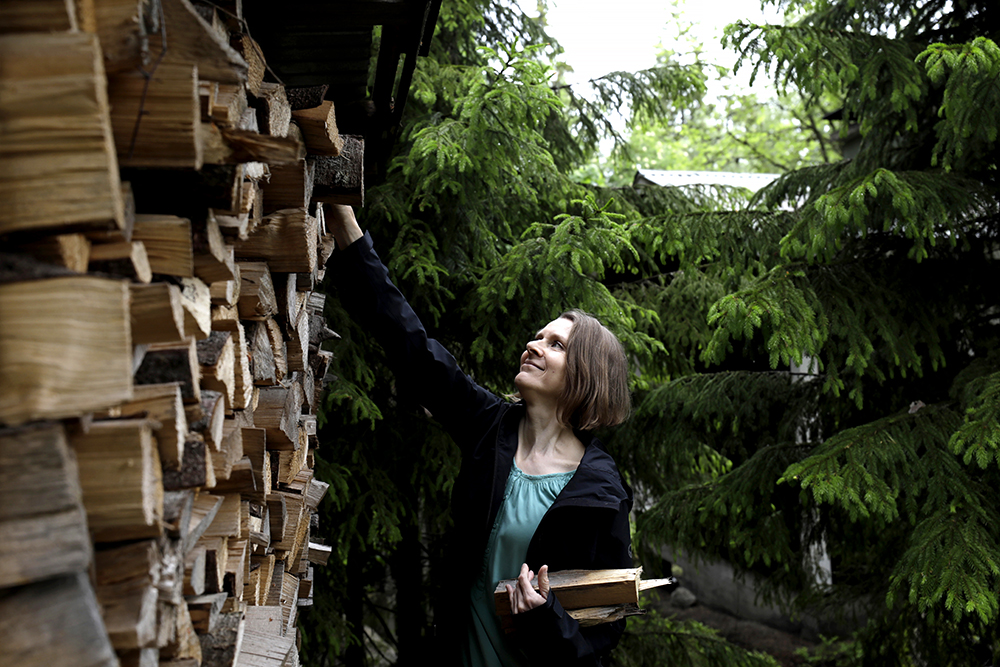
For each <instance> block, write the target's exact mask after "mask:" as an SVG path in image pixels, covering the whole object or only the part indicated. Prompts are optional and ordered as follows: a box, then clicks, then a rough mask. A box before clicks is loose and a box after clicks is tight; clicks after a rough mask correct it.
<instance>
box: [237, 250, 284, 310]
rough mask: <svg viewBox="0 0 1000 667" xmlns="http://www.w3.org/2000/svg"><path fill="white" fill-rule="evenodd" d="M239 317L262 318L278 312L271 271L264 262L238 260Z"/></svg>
mask: <svg viewBox="0 0 1000 667" xmlns="http://www.w3.org/2000/svg"><path fill="white" fill-rule="evenodd" d="M239 266H240V280H241V283H240V301H239V306H238V308H239V313H240V319H244V320H263V319H266V318H268V317H271V316H272V315H274V314H275V313H277V312H278V303H277V300H276V298H275V296H274V283H273V282H272V281H271V272H270V270H269V269H268V266H267V264H266V263H264V262H240V263H239Z"/></svg>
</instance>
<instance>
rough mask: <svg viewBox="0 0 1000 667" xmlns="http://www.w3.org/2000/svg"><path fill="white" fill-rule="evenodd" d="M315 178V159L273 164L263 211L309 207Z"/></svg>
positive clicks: (272, 211) (271, 211)
mask: <svg viewBox="0 0 1000 667" xmlns="http://www.w3.org/2000/svg"><path fill="white" fill-rule="evenodd" d="M330 159H334V158H330ZM314 178H315V167H314V161H313V160H299V161H298V162H292V163H290V164H281V165H272V166H271V180H270V181H269V182H268V184H267V188H266V189H265V190H264V209H263V211H262V213H263V214H264V215H269V214H271V213H274V212H275V211H280V210H282V209H285V208H307V207H308V206H309V202H310V201H311V200H312V198H313V186H314Z"/></svg>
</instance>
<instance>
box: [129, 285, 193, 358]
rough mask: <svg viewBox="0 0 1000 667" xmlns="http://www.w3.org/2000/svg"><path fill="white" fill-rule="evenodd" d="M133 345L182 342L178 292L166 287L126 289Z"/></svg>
mask: <svg viewBox="0 0 1000 667" xmlns="http://www.w3.org/2000/svg"><path fill="white" fill-rule="evenodd" d="M129 293H130V294H131V295H132V301H131V306H130V309H129V321H130V322H131V324H132V343H133V345H147V344H149V343H179V342H182V341H183V340H184V339H185V334H184V306H183V305H181V290H180V288H179V287H177V285H171V284H169V283H153V284H151V285H135V284H132V285H129Z"/></svg>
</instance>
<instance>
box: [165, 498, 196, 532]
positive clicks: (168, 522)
mask: <svg viewBox="0 0 1000 667" xmlns="http://www.w3.org/2000/svg"><path fill="white" fill-rule="evenodd" d="M194 496H195V492H194V490H191V489H183V490H172V491H168V490H166V489H164V491H163V530H164V532H166V534H167V535H169V536H170V537H171V538H172V539H174V540H178V541H179V542H180V543H181V544H183V542H184V539H185V538H186V537H187V531H188V528H189V527H190V524H191V512H192V511H193V508H194Z"/></svg>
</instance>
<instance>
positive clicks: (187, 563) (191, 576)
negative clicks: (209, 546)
mask: <svg viewBox="0 0 1000 667" xmlns="http://www.w3.org/2000/svg"><path fill="white" fill-rule="evenodd" d="M204 592H205V549H204V547H197V546H196V547H195V548H193V549H191V551H189V552H188V553H187V555H186V556H185V557H184V595H202V594H203V593H204Z"/></svg>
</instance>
